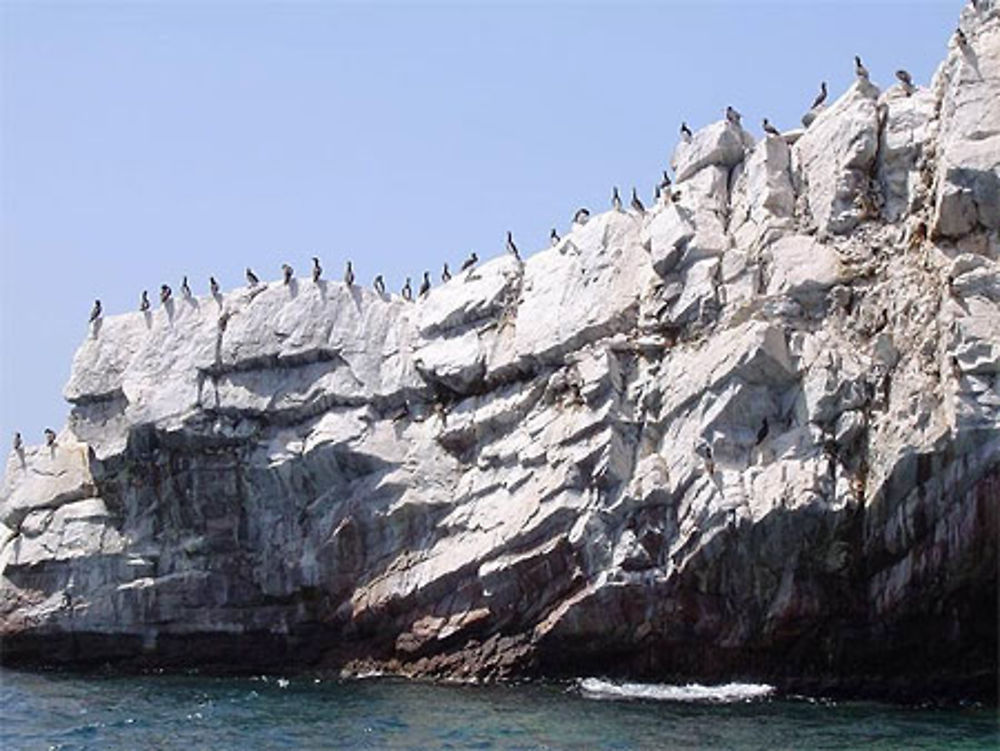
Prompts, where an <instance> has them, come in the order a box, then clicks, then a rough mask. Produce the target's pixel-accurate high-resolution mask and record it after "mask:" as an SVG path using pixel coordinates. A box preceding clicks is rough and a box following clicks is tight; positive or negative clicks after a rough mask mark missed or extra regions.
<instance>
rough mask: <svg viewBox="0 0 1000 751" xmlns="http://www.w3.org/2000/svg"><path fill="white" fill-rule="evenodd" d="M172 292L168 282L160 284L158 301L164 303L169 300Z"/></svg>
mask: <svg viewBox="0 0 1000 751" xmlns="http://www.w3.org/2000/svg"><path fill="white" fill-rule="evenodd" d="M172 294H173V292H172V291H171V289H170V285H169V284H161V285H160V303H161V304H162V303H165V302H166V301H167V300H169V299H170V295H172Z"/></svg>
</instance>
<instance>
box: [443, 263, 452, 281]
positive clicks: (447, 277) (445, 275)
mask: <svg viewBox="0 0 1000 751" xmlns="http://www.w3.org/2000/svg"><path fill="white" fill-rule="evenodd" d="M441 281H442V282H448V281H451V271H450V270H449V269H448V262H447V261H445V263H444V268H442V269H441Z"/></svg>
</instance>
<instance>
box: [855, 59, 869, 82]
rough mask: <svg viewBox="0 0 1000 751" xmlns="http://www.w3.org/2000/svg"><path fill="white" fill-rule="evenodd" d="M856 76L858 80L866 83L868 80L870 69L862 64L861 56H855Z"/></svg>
mask: <svg viewBox="0 0 1000 751" xmlns="http://www.w3.org/2000/svg"><path fill="white" fill-rule="evenodd" d="M854 75H856V76H857V77H858V78H863V79H865V80H866V81H867V80H868V68H866V67H865V66H864V63H862V62H861V56H860V55H855V56H854Z"/></svg>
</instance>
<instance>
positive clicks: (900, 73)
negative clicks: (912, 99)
mask: <svg viewBox="0 0 1000 751" xmlns="http://www.w3.org/2000/svg"><path fill="white" fill-rule="evenodd" d="M896 78H898V79H899V82H900V84H902V86H903V91H905V92H906V96H909V95H910V94H912V93H913V89H914V88H915V87H914V86H913V78H912V76H910V73H909V71H906V70H903V69H902V68H900V69H899V70H897V71H896Z"/></svg>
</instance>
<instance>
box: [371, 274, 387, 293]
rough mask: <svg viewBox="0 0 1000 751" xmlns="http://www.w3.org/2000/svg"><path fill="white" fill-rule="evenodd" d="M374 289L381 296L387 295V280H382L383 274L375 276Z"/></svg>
mask: <svg viewBox="0 0 1000 751" xmlns="http://www.w3.org/2000/svg"><path fill="white" fill-rule="evenodd" d="M372 288H374V290H375V291H376V292H378V293H379V294H380V295H384V294H385V280H384V279H382V275H381V274H377V275H376V276H375V280H374V281H373V282H372Z"/></svg>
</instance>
